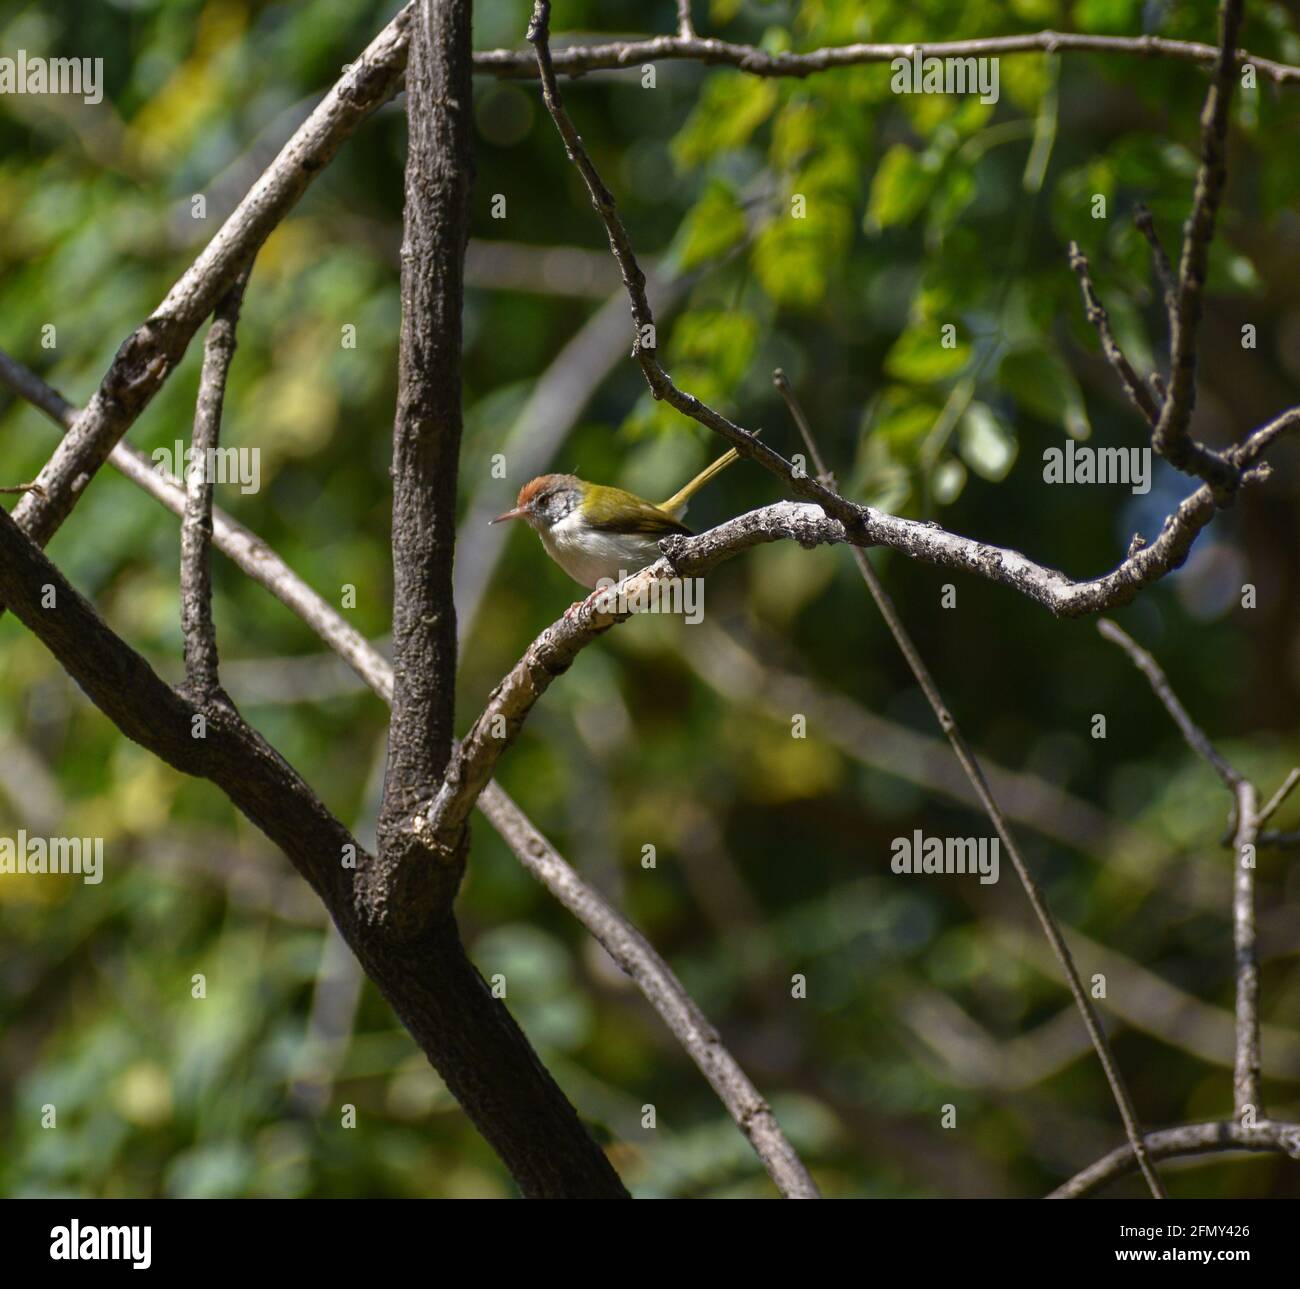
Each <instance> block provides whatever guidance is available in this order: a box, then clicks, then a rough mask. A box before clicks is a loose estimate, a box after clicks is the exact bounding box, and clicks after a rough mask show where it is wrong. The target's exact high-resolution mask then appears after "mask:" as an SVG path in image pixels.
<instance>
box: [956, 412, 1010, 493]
mask: <svg viewBox="0 0 1300 1289" xmlns="http://www.w3.org/2000/svg"><path fill="white" fill-rule="evenodd" d="M957 441H958V443H959V444H960V446H961V455H962V460H963V461H965V462H966V464H967V465H968V466H970V468H971V469H972V470H974V471H975V473H976V474H977V475H979V476H980V477H981V478H982V479H988V480H989V481H990V482H991V483H998V482H1000V481H1001V480H1002V479H1005V478H1006V477H1007V473H1008V471H1009V470H1010V469H1011V467H1012V465H1013V464H1014V463H1015V459H1016V451H1017V448H1018V444H1017V443H1016V436H1015V435H1014V434H1013V433H1012V432H1011V429H1010V427H1009V426H1007V425H1006V424H1005V422H1003V421H1002V419H1001V418H1000V417H999V416H998V414H997V413H996V412H995V411H994V410H993V409H992V408H991V407H990V406H989V405H988V404H987V403H980V402H973V403H971V405H970V406H969V407H968V408H967V409H966V412H965V414H964V415H963V416H962V418H961V420H960V421H959V422H958V424H957Z"/></svg>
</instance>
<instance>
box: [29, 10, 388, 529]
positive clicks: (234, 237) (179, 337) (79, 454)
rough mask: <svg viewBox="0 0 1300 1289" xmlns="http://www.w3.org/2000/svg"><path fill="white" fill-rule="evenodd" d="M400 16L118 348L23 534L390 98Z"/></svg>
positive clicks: (80, 478) (76, 484)
mask: <svg viewBox="0 0 1300 1289" xmlns="http://www.w3.org/2000/svg"><path fill="white" fill-rule="evenodd" d="M409 14H410V10H409V8H408V9H403V10H402V12H401V13H399V14H398V15H397V17H396V18H394V19H393V21H392V22H390V23H389V24H388V26H387V27H385V28H384V30H383V31H381V32H380V33H379V35H378V36H376V37H375V39H374V40H373V41H372V42H371V43H370V45H369V47H368V48H367V49H366V50H365V52H364V53H363V54H361V56H360V57H359V58H358V59H357V60H356V62H355V63H353V64H352V66H351V68H350V69H349V70H348V71H347V72H346V73H344V75H343V77H342V78H341V79H340V80H339V81H338V83H337V84H336V85H335V86H334V87H333V88H332V89H331V90H330V91H329V93H328V94H326V96H325V98H324V99H323V100H322V101H321V103H320V105H319V106H318V107H317V108H316V110H315V111H314V112H313V113H312V114H311V116H309V117H308V118H307V120H306V121H304V122H303V124H302V126H301V127H300V128H299V129H298V130H297V131H296V132H295V133H294V135H293V137H292V138H291V139H290V140H289V142H288V143H287V144H286V145H285V146H284V148H283V150H282V151H281V152H280V155H279V156H278V157H276V159H275V161H274V162H273V163H272V165H271V166H270V167H269V168H268V169H267V170H266V172H265V173H264V174H263V175H262V176H261V178H260V179H258V181H257V182H256V183H255V184H254V185H253V187H252V188H251V189H250V190H249V192H248V195H247V196H246V197H245V198H244V200H243V201H242V202H240V203H239V205H238V207H236V209H235V211H234V212H233V214H231V216H230V218H229V219H227V220H226V222H225V223H224V224H223V225H222V226H221V228H220V229H219V230H218V232H217V234H216V235H215V236H214V237H213V239H212V240H211V241H210V242H209V243H208V244H207V246H206V247H205V248H204V250H203V253H202V254H201V255H200V256H199V257H198V259H197V260H195V261H194V263H193V264H192V265H191V266H190V267H189V268H188V269H187V270H186V271H185V273H184V274H183V275H182V277H181V278H180V279H179V280H178V281H177V282H176V284H175V285H174V286H173V287H172V289H171V290H170V291H169V292H168V293H167V298H166V299H165V300H163V302H162V303H161V304H160V305H159V306H158V308H157V309H156V310H155V312H154V313H153V315H152V316H151V317H150V318H148V319H147V320H146V321H145V322H143V323H142V324H141V325H140V326H139V327H137V328H136V329H135V331H133V332H132V333H131V335H130V336H128V337H127V338H126V340H125V341H123V343H122V346H121V348H120V349H119V350H118V351H117V355H116V356H115V357H114V359H113V362H112V365H111V366H110V367H109V369H108V371H107V373H106V374H105V375H104V378H103V380H102V381H101V382H100V385H99V388H98V389H97V390H96V391H95V394H94V396H93V397H92V398H91V400H90V402H89V403H88V404H87V406H86V408H85V410H84V411H82V412H81V413H80V414H79V415H78V417H77V419H76V422H75V423H74V424H73V426H72V427H71V429H70V430H69V431H68V433H67V435H66V436H65V437H64V439H63V441H62V442H61V443H60V444H59V446H58V447H57V448H56V449H55V452H54V455H53V456H51V457H50V459H49V460H48V461H47V462H46V463H45V467H44V468H43V469H42V470H41V473H40V475H39V476H38V480H37V481H38V482H39V483H40V484H41V485H42V488H43V492H41V493H37V492H34V491H33V492H30V493H28V494H27V496H25V497H24V498H23V499H22V500H21V501H20V502H19V503H18V505H17V506H16V507H15V508H14V518H15V520H16V521H17V522H18V524H19V526H20V527H21V528H22V529H23V531H24V532H26V533H28V534H29V535H30V536H31V537H32V538H33V540H35V541H36V542H37V543H38V544H39V545H42V546H43V545H44V544H45V543H46V542H47V541H49V539H50V538H51V537H52V536H53V535H54V533H55V532H56V531H57V529H58V527H59V525H60V524H62V523H63V521H64V520H65V519H66V518H67V517H68V515H69V514H70V513H71V512H72V508H73V507H74V506H75V505H76V504H77V501H78V499H79V498H80V496H81V493H82V491H83V490H84V489H85V487H86V485H87V484H88V483H89V482H90V480H91V479H92V478H93V477H94V474H95V471H96V470H98V469H99V467H100V466H101V465H103V464H104V462H105V461H106V460H107V459H108V455H109V453H110V452H111V451H112V449H113V445H114V444H115V443H117V442H118V440H119V439H121V437H122V436H123V435H124V434H125V433H126V432H127V430H128V429H130V427H131V425H132V424H133V423H134V422H135V419H136V418H137V417H138V416H139V415H140V413H141V412H142V411H143V410H144V408H145V407H146V405H147V404H148V403H149V400H150V399H152V398H153V396H154V395H155V394H156V393H157V392H158V390H159V389H160V388H161V387H162V384H163V381H164V380H166V378H167V377H168V376H169V375H170V374H171V372H172V371H174V370H175V368H176V366H177V364H178V363H179V362H180V360H181V357H182V355H183V354H184V353H185V349H186V347H187V346H188V345H189V342H190V340H191V339H192V338H193V336H194V333H195V332H196V331H197V330H198V329H199V327H200V326H201V325H202V323H203V320H204V318H206V317H207V316H208V315H209V314H210V313H211V312H212V311H213V309H215V308H216V304H217V301H218V300H219V299H220V298H221V296H222V295H223V294H224V293H225V291H226V290H227V289H228V288H229V287H230V285H231V283H233V282H234V280H235V278H236V277H237V276H238V275H239V273H240V272H241V271H242V269H243V268H244V267H245V266H246V265H247V264H248V263H249V262H250V261H251V260H252V258H253V256H254V255H255V254H256V252H257V249H258V247H260V246H261V245H262V243H263V242H264V241H265V240H266V238H267V237H268V236H269V235H270V233H271V230H272V229H273V228H275V226H276V225H277V224H278V223H279V222H280V221H281V220H282V219H283V218H284V217H285V215H287V214H288V213H289V211H290V210H291V209H292V208H293V206H294V205H295V203H296V202H297V201H298V198H299V197H301V196H302V194H303V193H304V192H305V191H306V189H307V186H308V185H309V184H310V183H311V181H312V180H313V179H314V178H315V177H316V176H317V175H318V174H319V173H320V172H321V170H322V169H324V167H325V166H326V165H327V164H328V163H329V162H330V160H332V159H333V157H334V155H335V153H336V152H337V151H338V150H339V148H340V147H341V146H342V144H343V142H344V141H345V140H346V139H348V138H349V137H350V136H351V135H352V134H353V133H354V132H355V130H356V129H357V127H358V126H359V125H360V124H361V123H362V122H363V121H364V120H365V119H366V118H367V117H368V116H369V115H370V114H371V113H372V112H373V111H374V110H375V109H376V108H377V107H379V106H380V105H381V104H382V103H384V102H386V101H387V100H388V99H390V98H391V97H392V96H393V95H394V94H395V93H396V92H397V89H398V86H399V84H400V82H401V76H402V70H403V68H404V67H405V64H406V40H407V23H408V21H409Z"/></svg>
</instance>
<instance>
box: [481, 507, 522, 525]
mask: <svg viewBox="0 0 1300 1289" xmlns="http://www.w3.org/2000/svg"><path fill="white" fill-rule="evenodd" d="M526 513H527V512H526V511H525V510H524V509H523V508H522V507H517V508H516V509H514V510H507V511H506V513H505V514H504V515H498V516H497V517H496V518H495V519H493V520H490V521H489V522H490V523H493V524H499V523H501V522H502V521H503V520H506V519H522V518H523V517H524V515H525V514H526Z"/></svg>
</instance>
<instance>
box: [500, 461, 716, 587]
mask: <svg viewBox="0 0 1300 1289" xmlns="http://www.w3.org/2000/svg"><path fill="white" fill-rule="evenodd" d="M739 455H740V454H739V453H738V452H737V451H736V449H735V448H732V449H731V451H730V452H727V453H724V454H723V455H722V456H720V457H719V458H718V459H717V460H716V461H714V462H713V464H712V465H709V466H706V467H705V468H704V469H703V470H701V471H700V473H699V474H697V475H696V476H695V478H694V479H692V480H691V481H690V483H688V484H687V485H686V486H685V487H684V488H682V489H681V490H680V491H679V492H675V493H674V494H673V495H672V496H671V497H669V498H668V500H667V501H661V502H660V503H659V504H658V505H655V504H654V503H653V502H649V501H646V500H645V499H644V498H642V497H638V496H637V495H636V493H634V492H627V491H625V490H624V489H622V488H612V487H610V486H608V485H607V484H603V483H588V482H587V481H586V480H585V479H579V478H578V476H577V475H574V474H543V475H539V476H538V477H537V478H536V479H530V480H529V481H528V482H527V483H526V484H524V486H523V487H522V488H520V489H519V497H518V499H517V500H516V502H515V507H514V509H513V510H507V511H506V512H505V514H503V515H498V516H497V517H496V518H495V519H493V520H492V521H491V522H492V523H494V524H499V523H503V522H505V521H506V520H508V519H522V520H524V522H525V523H527V524H529V525H530V526H531V527H532V528H534V529H536V531H537V535H538V536H539V537H540V538H541V539H542V546H543V547H544V548H545V549H546V553H547V554H548V555H549V556H550V557H551V558H552V559H553V560H554V561H555V562H556V563H557V564H558V565H559V566H560V567H561V568H562V569H563V570H564V571H565V572H566V573H567V574H568V575H569V576H570V577H571V578H573V580H574V581H575V582H578V583H580V584H581V585H582V586H585V587H588V588H589V589H591V590H595V589H596V588H597V587H598V586H600V585H601V584H602V583H603V584H604V585H606V586H610V585H613V584H614V583H616V582H618V581H620V580H621V579H622V578H624V577H626V576H627V575H628V574H630V573H636V572H639V571H640V570H641V569H643V568H645V567H647V565H650V564H653V563H654V562H655V560H657V559H658V558H659V556H660V550H659V543H660V542H661V541H662V540H663V539H664V538H665V537H668V536H670V535H672V534H674V533H677V534H680V535H682V536H683V537H691V536H693V535H694V534H692V532H691V530H690V529H689V528H687V527H686V525H685V524H683V523H682V522H681V519H682V516H683V515H684V514H685V513H686V505H687V502H689V501H690V499H691V498H692V497H693V496H694V495H695V493H696V492H698V491H699V490H700V489H701V488H702V487H704V485H705V484H706V483H708V482H709V481H710V480H711V479H713V478H715V477H716V476H717V475H719V474H721V472H722V471H723V470H725V469H726V468H727V467H728V466H729V465H731V464H732V463H733V462H734V461H736V459H737V458H738V457H739Z"/></svg>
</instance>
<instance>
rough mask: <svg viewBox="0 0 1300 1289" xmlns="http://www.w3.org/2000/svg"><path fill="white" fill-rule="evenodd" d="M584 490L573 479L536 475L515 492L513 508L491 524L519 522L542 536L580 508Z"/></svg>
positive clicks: (576, 478) (564, 475) (565, 475)
mask: <svg viewBox="0 0 1300 1289" xmlns="http://www.w3.org/2000/svg"><path fill="white" fill-rule="evenodd" d="M587 487H588V485H587V484H584V483H583V482H582V480H581V479H579V478H578V477H577V476H576V475H572V474H543V475H539V476H538V477H537V478H536V479H532V480H530V481H529V482H528V483H526V484H524V486H523V487H522V488H520V489H519V496H518V498H516V500H515V508H514V509H513V510H507V511H506V513H505V514H504V515H498V516H497V517H496V518H495V519H494V520H492V522H493V523H494V524H499V523H502V522H503V521H504V520H507V519H523V520H525V521H527V522H528V523H529V524H531V525H532V527H534V528H536V529H537V530H538V532H545V531H546V530H547V529H548V528H551V527H552V526H553V525H555V524H558V523H559V522H560V520H562V519H564V518H566V517H567V516H569V515H570V514H572V513H573V511H574V510H576V509H578V507H579V506H581V505H582V500H583V494H584V492H585V490H586V488H587Z"/></svg>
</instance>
